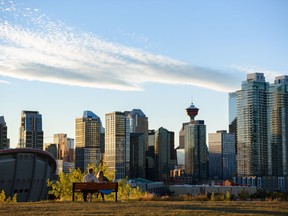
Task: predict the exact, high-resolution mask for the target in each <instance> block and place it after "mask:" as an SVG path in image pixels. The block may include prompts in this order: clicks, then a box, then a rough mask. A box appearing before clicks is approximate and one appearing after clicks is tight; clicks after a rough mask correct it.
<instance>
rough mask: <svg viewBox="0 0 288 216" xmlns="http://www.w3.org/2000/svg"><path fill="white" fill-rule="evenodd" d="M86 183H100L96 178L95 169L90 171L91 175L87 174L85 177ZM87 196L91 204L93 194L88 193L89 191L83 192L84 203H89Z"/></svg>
mask: <svg viewBox="0 0 288 216" xmlns="http://www.w3.org/2000/svg"><path fill="white" fill-rule="evenodd" d="M84 182H98V183H99V182H100V181H99V180H98V179H97V178H96V176H95V175H94V170H93V168H90V169H89V173H87V174H86V175H85V176H84ZM87 195H89V201H90V202H91V200H92V193H91V192H89V194H88V192H87V191H83V199H84V202H86V201H87Z"/></svg>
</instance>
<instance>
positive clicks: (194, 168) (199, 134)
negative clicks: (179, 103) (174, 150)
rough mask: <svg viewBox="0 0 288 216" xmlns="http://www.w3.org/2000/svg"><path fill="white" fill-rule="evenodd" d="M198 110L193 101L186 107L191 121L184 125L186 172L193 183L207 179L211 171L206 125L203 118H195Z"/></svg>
mask: <svg viewBox="0 0 288 216" xmlns="http://www.w3.org/2000/svg"><path fill="white" fill-rule="evenodd" d="M198 110H199V109H198V108H196V107H195V106H194V105H193V103H192V104H191V106H190V107H188V108H187V109H186V111H187V114H188V115H189V116H190V122H189V123H187V124H185V126H184V131H185V134H184V146H185V172H186V173H187V174H188V175H191V176H192V178H193V183H200V182H201V181H203V180H207V179H208V172H209V170H208V168H209V164H208V148H207V144H206V125H205V124H204V121H203V120H194V118H195V116H196V115H197V114H198Z"/></svg>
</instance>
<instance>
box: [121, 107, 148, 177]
mask: <svg viewBox="0 0 288 216" xmlns="http://www.w3.org/2000/svg"><path fill="white" fill-rule="evenodd" d="M125 114H126V122H127V125H126V128H127V129H126V131H127V132H128V131H129V132H130V133H135V134H139V133H141V134H143V135H142V136H141V140H140V142H141V144H140V145H139V146H138V147H141V148H143V149H139V153H141V154H142V155H139V157H133V158H132V157H131V158H130V164H131V163H132V164H134V165H135V164H138V168H137V170H138V172H137V173H138V176H136V177H134V178H145V177H146V171H145V161H146V151H147V150H148V133H149V129H148V117H147V116H146V115H145V114H144V113H143V112H142V110H141V109H133V110H132V111H131V112H125ZM134 138H135V137H134ZM134 141H135V139H134ZM130 147H131V148H130V151H132V147H135V146H132V145H131V144H130ZM134 153H135V151H134ZM130 155H131V154H130ZM131 156H132V155H131ZM134 159H136V160H137V161H135V162H134V161H133V160H134ZM140 160H141V161H140ZM130 175H133V176H134V175H135V172H134V171H132V170H130Z"/></svg>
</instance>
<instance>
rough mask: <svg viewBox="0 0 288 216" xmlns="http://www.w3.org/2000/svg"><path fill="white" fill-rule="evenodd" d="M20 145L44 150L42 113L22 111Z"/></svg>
mask: <svg viewBox="0 0 288 216" xmlns="http://www.w3.org/2000/svg"><path fill="white" fill-rule="evenodd" d="M18 147H19V148H39V149H42V150H43V130H42V115H41V114H39V112H37V111H26V110H24V111H22V113H21V126H20V130H19V143H18Z"/></svg>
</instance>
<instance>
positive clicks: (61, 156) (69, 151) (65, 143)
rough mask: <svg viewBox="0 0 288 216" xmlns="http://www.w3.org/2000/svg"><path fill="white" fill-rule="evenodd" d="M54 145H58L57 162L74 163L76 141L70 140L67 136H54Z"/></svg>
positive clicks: (60, 134) (61, 134) (62, 134)
mask: <svg viewBox="0 0 288 216" xmlns="http://www.w3.org/2000/svg"><path fill="white" fill-rule="evenodd" d="M53 137H54V143H56V145H57V158H56V159H57V160H63V162H74V161H75V159H74V154H75V149H74V139H72V138H68V137H67V134H64V133H59V134H54V136H53Z"/></svg>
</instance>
